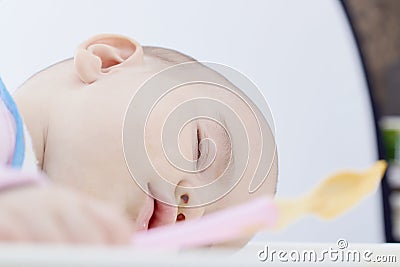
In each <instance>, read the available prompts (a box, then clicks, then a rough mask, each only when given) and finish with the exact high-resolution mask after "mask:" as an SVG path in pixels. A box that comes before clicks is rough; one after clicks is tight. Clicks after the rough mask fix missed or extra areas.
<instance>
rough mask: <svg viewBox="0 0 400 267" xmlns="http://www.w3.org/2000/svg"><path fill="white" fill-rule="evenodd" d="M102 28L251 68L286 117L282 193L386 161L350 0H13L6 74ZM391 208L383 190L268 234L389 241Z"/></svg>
mask: <svg viewBox="0 0 400 267" xmlns="http://www.w3.org/2000/svg"><path fill="white" fill-rule="evenodd" d="M103 32H109V33H121V34H125V35H129V36H130V37H132V38H134V39H136V40H138V41H139V42H140V43H142V44H143V45H155V46H164V47H169V48H173V49H176V50H179V51H181V52H184V53H187V54H189V55H191V56H193V57H195V58H196V59H198V60H207V61H213V62H219V63H223V64H227V65H230V66H232V67H233V68H236V69H238V70H240V71H242V72H243V73H245V74H246V75H248V76H249V77H250V78H251V79H252V80H253V81H254V82H255V83H256V84H257V85H258V86H259V87H260V88H261V90H262V92H263V93H264V95H265V96H266V98H267V101H268V102H269V104H270V106H271V109H272V111H273V114H274V118H275V124H276V135H277V142H278V151H279V160H280V163H279V165H280V174H279V186H278V196H295V195H299V194H301V193H304V192H306V191H307V190H309V189H310V188H311V187H313V186H314V185H315V183H316V182H317V181H318V180H321V179H323V178H324V177H326V176H327V175H328V174H330V173H332V172H334V171H337V170H339V169H346V168H356V169H357V168H365V167H368V166H369V165H370V164H371V163H372V162H373V161H374V160H375V159H376V155H377V152H376V144H375V136H374V132H373V121H372V114H371V110H370V103H369V100H368V95H367V94H368V93H367V92H368V91H367V87H366V83H365V80H364V77H363V73H362V70H361V65H360V60H359V58H358V54H357V50H356V47H355V43H354V40H353V36H352V34H351V32H350V28H349V25H348V24H347V20H346V17H345V15H344V13H343V10H342V8H341V6H340V4H339V2H336V1H333V0H331V1H329V0H324V1H321V0H313V1H311V0H307V1H304V0H303V1H281V0H276V1H247V0H239V1H229V0H224V1H212V0H202V1H194V0H192V1H178V0H172V1H171V0H170V1H163V0H157V1H145V0H142V1H50V0H49V1H44V0H41V1H7V0H3V1H2V2H0V36H1V38H0V76H1V77H2V78H3V81H4V82H5V83H6V85H7V86H8V88H9V89H10V90H11V91H14V90H15V89H16V88H17V87H18V86H19V85H20V84H21V83H22V82H23V81H24V80H26V79H27V78H28V77H29V76H31V75H32V74H34V73H35V72H37V71H39V70H41V69H43V68H45V67H47V66H49V65H50V64H53V63H55V62H57V61H59V60H62V59H65V58H68V57H71V56H73V52H74V49H75V47H76V46H77V45H78V44H79V43H81V42H82V41H84V40H85V39H86V38H88V37H90V36H92V35H94V34H97V33H103ZM382 216H383V214H382V210H381V197H380V192H378V193H377V194H375V195H373V196H371V197H369V198H368V199H367V200H366V201H364V202H363V203H362V204H361V205H359V206H358V207H357V208H356V209H354V210H352V211H351V212H350V213H347V214H346V215H345V216H342V217H341V218H339V219H337V220H334V221H331V222H324V221H321V220H320V219H318V218H314V217H308V218H305V219H302V220H301V221H299V222H298V223H296V224H295V225H293V226H292V227H290V228H289V229H287V230H285V231H284V232H281V233H277V234H269V233H265V234H260V235H259V236H258V237H257V239H258V240H260V239H268V240H279V241H325V242H335V241H336V240H337V239H338V238H340V237H341V238H346V239H347V240H348V241H349V242H375V241H383V238H384V229H383V225H382V223H383V217H382Z"/></svg>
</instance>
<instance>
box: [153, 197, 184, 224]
mask: <svg viewBox="0 0 400 267" xmlns="http://www.w3.org/2000/svg"><path fill="white" fill-rule="evenodd" d="M177 213H178V208H177V207H173V206H170V205H167V204H164V203H162V202H160V201H158V200H154V213H153V216H152V217H151V219H150V222H149V229H150V228H154V227H158V226H163V225H167V224H174V223H175V221H176V216H177Z"/></svg>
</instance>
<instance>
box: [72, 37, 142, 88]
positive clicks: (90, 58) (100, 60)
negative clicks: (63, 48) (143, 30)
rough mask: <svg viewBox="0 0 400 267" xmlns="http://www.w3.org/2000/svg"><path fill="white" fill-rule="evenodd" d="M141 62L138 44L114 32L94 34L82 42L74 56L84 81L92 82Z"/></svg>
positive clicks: (76, 66)
mask: <svg viewBox="0 0 400 267" xmlns="http://www.w3.org/2000/svg"><path fill="white" fill-rule="evenodd" d="M142 62H143V49H142V47H141V46H140V44H139V43H138V42H136V41H134V40H132V39H130V38H128V37H125V36H122V35H116V34H100V35H96V36H94V37H92V38H90V39H89V40H87V41H86V42H84V43H82V44H81V45H80V46H79V47H78V49H77V51H76V53H75V57H74V64H75V69H76V71H77V72H78V75H79V77H80V78H81V80H82V81H83V82H85V83H92V82H94V81H96V80H97V79H99V78H100V77H102V76H104V75H107V74H109V73H112V72H114V71H115V70H118V69H121V68H124V67H128V66H131V65H134V64H140V63H142Z"/></svg>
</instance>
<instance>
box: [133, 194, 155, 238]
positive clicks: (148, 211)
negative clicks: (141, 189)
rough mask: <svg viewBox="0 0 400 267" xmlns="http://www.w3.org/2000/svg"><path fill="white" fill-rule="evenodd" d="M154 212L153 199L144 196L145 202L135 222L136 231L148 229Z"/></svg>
mask: <svg viewBox="0 0 400 267" xmlns="http://www.w3.org/2000/svg"><path fill="white" fill-rule="evenodd" d="M153 212H154V199H153V198H152V197H151V196H149V195H148V194H146V200H145V202H144V205H143V207H142V209H141V210H140V212H139V215H138V218H137V220H136V231H143V230H147V229H148V228H149V221H150V218H151V216H152V215H153Z"/></svg>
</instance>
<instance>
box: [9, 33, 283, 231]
mask: <svg viewBox="0 0 400 267" xmlns="http://www.w3.org/2000/svg"><path fill="white" fill-rule="evenodd" d="M188 62H191V63H188ZM182 63H186V64H190V65H191V66H189V68H184V70H185V72H182V71H181V69H179V68H178V69H176V70H175V71H171V72H166V73H167V74H168V75H170V76H168V75H167V79H169V80H170V81H176V80H180V78H179V75H187V71H188V69H189V71H190V69H191V70H193V71H200V72H202V73H203V74H205V76H207V77H212V79H213V80H215V81H219V84H220V85H222V86H227V87H233V85H232V84H231V83H230V82H229V81H228V80H227V79H225V78H224V77H223V76H221V75H220V74H218V73H216V72H215V71H213V70H211V69H209V68H207V67H205V66H204V65H202V64H200V63H197V62H196V61H195V60H194V59H193V58H190V57H188V56H186V55H183V54H181V53H179V52H177V51H174V50H169V49H164V48H155V47H141V46H140V45H139V44H138V43H137V42H135V41H133V40H131V39H129V38H126V37H124V36H119V35H100V36H95V37H94V38H92V39H89V40H88V41H86V42H84V43H83V44H82V45H81V46H80V47H79V48H78V50H77V52H76V54H75V57H74V58H73V59H67V60H65V61H62V62H60V63H57V64H55V65H53V66H50V67H49V68H47V69H45V70H42V71H40V72H39V73H37V74H35V75H34V76H33V77H31V78H30V79H29V80H28V81H26V82H25V83H24V84H23V85H22V86H21V88H20V89H19V90H18V91H17V93H16V94H15V98H16V101H17V104H18V106H19V109H20V111H21V113H22V116H23V118H24V120H25V123H26V124H27V127H28V130H29V132H30V134H31V136H32V139H33V145H34V149H35V153H36V156H37V159H38V166H39V168H40V169H42V170H43V171H44V172H45V173H46V174H47V175H48V176H49V177H50V178H51V179H52V180H53V181H54V182H57V183H60V184H64V185H68V186H72V187H74V188H77V189H79V190H81V191H84V192H86V193H88V194H90V195H92V196H95V197H97V198H100V199H102V200H105V201H108V202H110V203H112V204H114V205H116V206H119V207H122V208H123V209H125V210H126V211H127V213H128V214H129V216H130V217H131V218H132V220H133V221H135V222H136V226H137V230H143V229H147V228H148V227H150V228H152V227H157V226H160V225H165V224H171V223H175V222H176V221H179V220H183V219H186V220H190V219H194V218H198V217H201V216H203V215H204V214H207V213H211V212H213V211H216V210H220V209H223V208H225V207H228V206H232V205H235V204H239V203H242V202H244V201H246V200H248V199H250V198H252V197H254V196H259V195H271V196H272V195H273V194H274V193H275V189H276V181H277V157H276V154H275V152H276V151H275V149H276V147H275V142H274V141H273V138H272V141H270V142H269V143H268V144H267V149H269V154H271V155H272V154H273V155H274V156H273V157H272V158H270V159H271V160H268V162H263V161H261V162H259V160H260V158H259V157H257V158H255V157H252V156H253V155H256V154H257V155H258V154H260V151H261V147H263V146H264V147H265V146H266V141H265V140H266V139H265V138H263V137H261V136H260V133H259V128H260V127H261V128H265V129H269V128H268V125H267V123H266V121H265V120H261V121H260V120H256V119H255V117H254V113H256V114H258V115H260V114H261V112H260V110H258V109H257V107H256V106H255V105H254V104H251V103H252V102H251V101H250V100H249V99H248V98H247V97H246V96H245V95H243V94H241V93H240V92H238V93H237V97H234V96H233V95H234V94H230V93H228V94H226V93H224V91H223V90H220V91H218V92H217V93H215V92H216V91H217V90H216V89H215V87H217V86H213V85H212V84H210V83H193V84H185V85H183V86H181V87H180V88H181V90H175V91H174V92H173V93H172V94H169V96H166V95H165V97H164V96H163V98H162V100H163V101H162V103H161V101H159V102H158V103H157V105H154V108H153V109H152V112H151V114H150V115H149V114H148V113H144V112H143V106H144V105H145V103H143V105H142V103H141V101H143V102H145V101H146V100H142V99H141V98H137V97H136V96H138V95H139V92H140V93H141V94H143V93H144V95H146V93H147V92H146V91H144V92H143V90H149V88H145V86H143V84H146V83H145V82H146V81H148V79H149V78H151V77H154V75H156V74H157V73H159V72H160V71H162V70H165V69H166V68H171V67H172V66H176V65H178V64H182ZM183 65H185V64H183ZM180 66H182V65H180ZM167 82H168V81H167ZM185 88H186V89H187V90H185ZM150 89H151V88H150ZM140 90H142V91H140ZM150 91H152V90H149V94H151V93H152V92H150ZM199 92H201V94H202V96H203V97H202V99H203V100H204V96H208V95H209V96H212V97H210V98H213V99H218V98H219V99H220V100H221V102H222V103H228V105H229V107H230V108H231V110H232V111H233V112H234V113H236V114H238V115H239V117H240V118H241V119H242V124H247V125H246V127H245V128H246V134H247V140H246V139H244V140H238V138H239V137H240V135H236V137H235V133H236V132H240V131H241V130H240V129H239V128H237V126H238V125H236V124H235V123H233V122H232V120H230V119H229V118H228V117H226V116H225V114H224V113H218V114H216V117H218V119H212V118H211V119H206V118H197V119H196V118H194V119H193V120H190V121H188V122H187V123H186V124H184V125H181V126H183V127H181V128H180V129H179V131H176V132H177V133H178V136H174V137H173V136H169V137H168V136H167V138H166V140H173V141H175V144H177V146H176V147H177V148H179V149H178V151H179V154H180V155H181V157H177V158H178V159H180V160H181V161H186V162H181V163H187V162H189V163H193V164H192V166H193V170H191V171H187V172H185V171H183V170H182V169H181V168H179V167H178V166H179V162H178V163H176V162H171V161H169V160H167V159H166V157H165V151H166V149H167V148H166V147H165V146H166V144H167V143H163V141H162V140H161V133H162V130H163V128H165V125H166V124H165V119H166V118H167V117H168V114H169V113H170V112H171V111H173V109H171V106H175V107H176V106H177V103H180V104H181V103H184V102H185V101H186V100H187V99H196V98H200V96H199V95H198V94H199ZM132 97H133V99H134V100H135V101H136V102H134V101H132V103H131V100H132ZM160 97H161V96H160ZM145 99H146V97H145ZM159 99H161V98H159ZM246 100H247V101H246ZM186 102H187V101H186ZM210 103H211V102H210ZM154 104H156V103H154ZM249 105H250V108H249ZM187 106H189V107H190V105H187ZM128 107H129V108H128ZM192 107H193V109H197V110H198V111H199V112H200V113H201V110H202V109H204V110H208V109H212V107H211V106H208V105H199V104H195V103H194V102H193V105H192ZM195 113H196V112H194V114H195ZM129 114H136V115H137V117H138V118H139V120H140V118H143V119H145V120H146V122H147V124H146V126H145V129H143V128H142V127H140V125H137V129H135V127H136V125H135V124H134V123H132V122H131V121H130V118H131V116H130V115H129ZM128 115H129V116H128ZM182 116H183V114H182ZM178 117H179V116H178ZM260 117H261V116H260ZM125 119H126V121H124V120H125ZM257 123H261V126H258V125H257ZM172 131H173V130H172ZM130 133H138V135H140V134H143V138H140V137H138V136H134V135H133V134H130ZM271 136H272V135H271ZM163 138H164V136H163ZM235 138H236V140H235ZM232 140H234V141H235V142H236V143H234V142H232ZM269 140H271V138H270V139H269ZM164 141H165V140H164ZM241 143H242V144H245V145H243V146H241ZM140 144H142V146H144V147H145V150H143V149H142V150H140V148H139V147H137V146H138V145H140ZM143 144H144V145H143ZM168 144H170V142H169V141H168ZM235 144H236V145H235ZM167 146H168V145H167ZM246 147H250V149H249V150H248V151H242V149H244V148H246ZM136 149H137V153H136V151H135V150H136ZM124 150H125V151H124ZM140 151H146V153H147V156H148V158H149V159H151V164H153V165H152V166H153V167H154V168H155V169H156V170H157V172H155V171H154V170H153V172H151V171H150V172H148V173H147V172H146V168H145V165H146V164H145V162H148V161H147V160H148V159H147V158H143V164H142V163H141V162H140V161H138V160H136V161H135V162H130V160H131V158H135V156H136V158H137V155H138V154H140ZM135 153H136V154H135ZM267 154H268V153H267ZM174 155H175V154H174ZM241 155H245V156H246V157H247V156H248V157H247V158H248V161H247V162H245V163H246V166H247V167H246V168H245V169H243V170H241V168H239V166H240V163H241V162H238V159H242V158H243V157H241ZM139 160H140V158H139ZM178 161H179V160H178ZM241 161H243V160H241ZM175 163H176V164H175ZM176 165H178V166H176ZM259 165H261V166H262V165H265V166H266V169H267V170H268V172H266V173H265V175H267V176H266V177H264V178H265V179H263V181H264V180H265V181H264V182H263V183H260V187H259V188H258V190H256V191H255V192H253V193H249V184H250V183H251V179H252V177H253V176H254V172H255V170H256V169H257V168H258V166H259ZM269 167H271V168H269ZM137 168H140V169H137ZM135 170H140V172H136V171H135ZM136 173H141V177H133V176H135V174H136ZM154 174H160V176H162V177H164V179H166V180H168V182H169V183H168V184H169V185H170V186H165V184H166V183H162V182H161V181H164V180H162V179H160V178H159V177H155V176H154ZM228 175H229V176H228ZM238 175H239V176H238ZM231 176H232V177H235V176H237V177H238V178H240V179H237V178H235V179H236V180H237V181H238V183H237V184H236V183H231V182H226V181H228V180H229V177H231ZM218 177H224V179H225V180H221V181H220V182H218V183H215V185H214V188H215V187H218V188H215V189H216V190H215V191H214V192H225V193H226V194H223V195H221V196H220V197H219V198H218V199H217V198H215V199H213V200H215V201H208V200H210V199H211V198H212V197H213V193H212V192H211V191H212V190H186V191H185V188H192V187H199V188H201V187H202V186H205V185H207V184H210V183H213V182H215V181H216V180H218V179H221V178H218ZM227 179H228V180H227ZM138 181H140V182H139V183H138ZM139 185H140V186H139ZM144 187H146V188H144ZM231 189H232V190H231ZM148 190H150V191H151V195H152V196H153V197H155V198H156V199H158V200H156V201H154V200H153V198H152V197H149V196H148V194H146V193H145V192H144V191H148ZM199 192H200V193H199ZM207 194H209V196H205V195H207ZM218 194H219V193H218ZM211 196H212V197H211ZM159 200H161V201H159ZM163 202H167V203H170V204H171V203H172V204H175V205H169V204H165V203H163ZM203 202H204V205H198V204H199V203H203ZM191 203H192V204H193V205H194V206H196V207H194V208H193V207H192V208H188V207H185V206H191ZM193 205H192V206H193Z"/></svg>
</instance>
